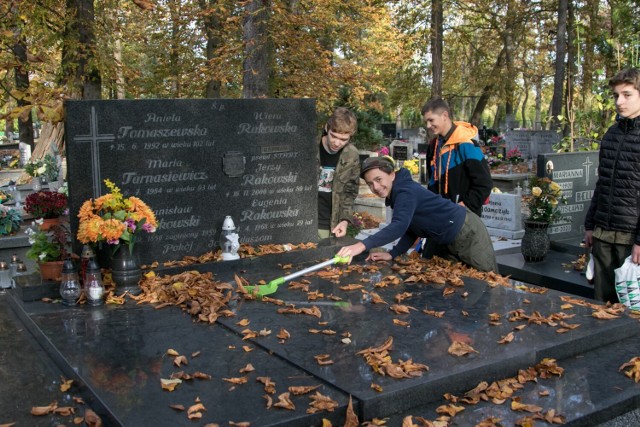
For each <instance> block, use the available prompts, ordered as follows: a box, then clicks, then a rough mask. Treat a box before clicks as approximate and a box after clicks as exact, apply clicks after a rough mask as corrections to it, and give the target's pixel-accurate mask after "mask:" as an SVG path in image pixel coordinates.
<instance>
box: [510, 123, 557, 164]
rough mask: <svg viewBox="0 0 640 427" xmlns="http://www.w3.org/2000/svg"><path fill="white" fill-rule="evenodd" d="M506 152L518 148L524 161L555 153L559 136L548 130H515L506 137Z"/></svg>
mask: <svg viewBox="0 0 640 427" xmlns="http://www.w3.org/2000/svg"><path fill="white" fill-rule="evenodd" d="M504 139H505V142H506V150H507V151H510V150H513V149H514V148H517V149H518V151H520V153H521V154H522V158H523V159H535V158H537V156H538V154H543V153H551V152H553V148H552V146H553V144H556V143H557V142H558V134H556V133H555V132H553V131H546V130H513V131H509V132H507V133H506V134H505V135H504Z"/></svg>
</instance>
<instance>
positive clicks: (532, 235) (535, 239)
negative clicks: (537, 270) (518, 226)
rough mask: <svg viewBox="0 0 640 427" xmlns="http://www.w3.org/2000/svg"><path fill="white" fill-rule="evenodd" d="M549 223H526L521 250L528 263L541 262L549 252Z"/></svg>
mask: <svg viewBox="0 0 640 427" xmlns="http://www.w3.org/2000/svg"><path fill="white" fill-rule="evenodd" d="M548 228H549V223H548V222H539V221H529V220H525V221H524V236H523V237H522V242H521V243H520V250H521V251H522V256H523V257H524V260H525V261H526V262H540V261H542V260H544V257H545V256H546V255H547V253H548V252H549V247H550V246H551V243H550V241H549V235H548V234H547V230H548Z"/></svg>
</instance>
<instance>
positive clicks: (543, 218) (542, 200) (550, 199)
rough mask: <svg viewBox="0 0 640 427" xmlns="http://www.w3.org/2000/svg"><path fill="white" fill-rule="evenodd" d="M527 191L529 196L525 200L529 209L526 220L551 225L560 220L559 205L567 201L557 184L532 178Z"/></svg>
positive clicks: (548, 180) (547, 179) (535, 177)
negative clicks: (529, 192)
mask: <svg viewBox="0 0 640 427" xmlns="http://www.w3.org/2000/svg"><path fill="white" fill-rule="evenodd" d="M529 190H530V191H531V194H530V195H528V196H526V198H525V200H526V203H527V207H528V208H529V216H528V217H527V220H529V221H536V222H546V223H548V224H553V223H556V222H558V221H559V220H560V219H561V218H562V211H561V210H560V206H559V205H560V204H566V203H567V199H566V198H565V197H564V195H563V194H562V188H560V186H559V185H558V184H557V183H555V182H553V181H552V180H550V179H549V178H540V177H538V176H534V177H533V178H532V179H530V180H529Z"/></svg>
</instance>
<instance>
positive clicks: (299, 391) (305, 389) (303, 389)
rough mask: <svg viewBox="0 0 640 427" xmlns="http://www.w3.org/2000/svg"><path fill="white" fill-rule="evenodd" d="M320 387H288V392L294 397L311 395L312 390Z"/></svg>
mask: <svg viewBox="0 0 640 427" xmlns="http://www.w3.org/2000/svg"><path fill="white" fill-rule="evenodd" d="M318 387H320V386H319V385H307V386H290V387H289V392H291V393H293V394H295V395H296V396H299V395H302V394H307V393H311V392H312V391H313V390H315V389H317V388H318Z"/></svg>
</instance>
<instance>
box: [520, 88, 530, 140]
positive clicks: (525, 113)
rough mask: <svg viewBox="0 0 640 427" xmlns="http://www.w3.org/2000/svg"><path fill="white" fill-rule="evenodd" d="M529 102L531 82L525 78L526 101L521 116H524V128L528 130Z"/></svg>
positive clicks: (524, 100)
mask: <svg viewBox="0 0 640 427" xmlns="http://www.w3.org/2000/svg"><path fill="white" fill-rule="evenodd" d="M528 101H529V80H527V78H526V77H524V99H523V100H522V109H521V110H520V111H521V113H520V114H521V116H522V127H523V128H526V127H528V126H527V102H528ZM531 128H532V129H533V126H531Z"/></svg>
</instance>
